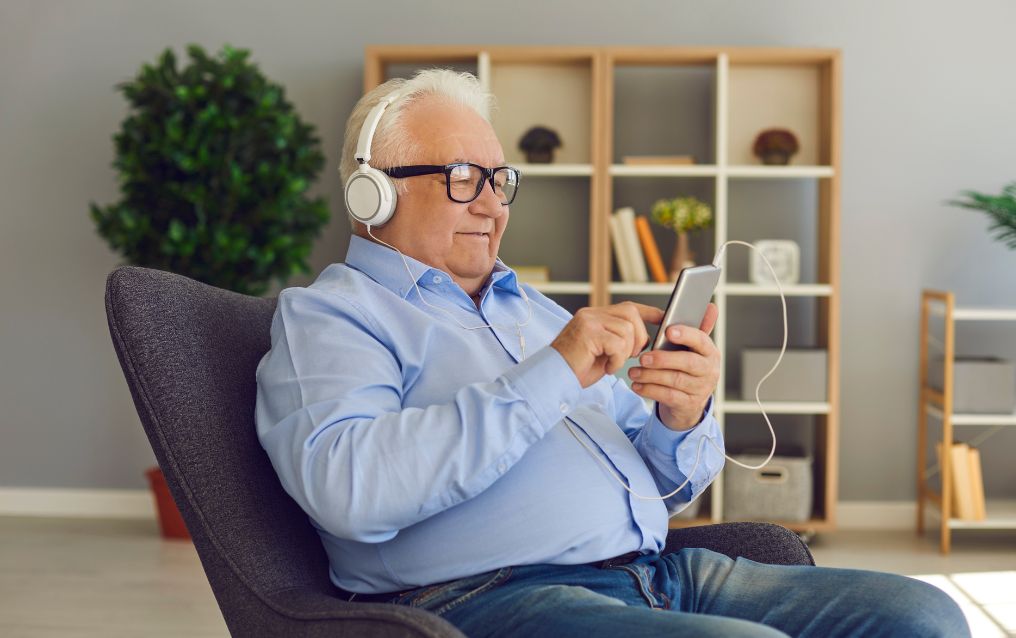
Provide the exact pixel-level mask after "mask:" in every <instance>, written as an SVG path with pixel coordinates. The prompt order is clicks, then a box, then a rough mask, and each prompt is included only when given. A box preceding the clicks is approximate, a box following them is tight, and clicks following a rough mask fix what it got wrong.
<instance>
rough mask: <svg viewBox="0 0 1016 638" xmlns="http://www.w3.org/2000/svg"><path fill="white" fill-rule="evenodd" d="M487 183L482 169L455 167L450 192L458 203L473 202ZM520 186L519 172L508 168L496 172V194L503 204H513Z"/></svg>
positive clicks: (463, 166) (463, 165)
mask: <svg viewBox="0 0 1016 638" xmlns="http://www.w3.org/2000/svg"><path fill="white" fill-rule="evenodd" d="M486 182H487V180H486V175H484V173H483V170H481V169H480V167H478V166H472V165H469V164H460V165H458V166H455V167H453V168H452V170H451V174H450V175H449V176H448V192H449V193H450V194H451V198H452V199H453V200H455V201H456V202H463V203H464V202H471V201H473V200H474V199H476V198H477V197H478V196H479V195H480V189H482V188H483V186H484V185H485V184H486ZM518 185H519V175H518V171H516V170H514V169H511V168H507V167H505V168H499V169H497V170H496V171H494V194H495V195H497V198H498V199H500V200H501V203H502V204H508V203H511V201H512V200H513V199H514V198H515V191H516V190H517V189H518Z"/></svg>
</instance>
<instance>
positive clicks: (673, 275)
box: [669, 232, 695, 281]
mask: <svg viewBox="0 0 1016 638" xmlns="http://www.w3.org/2000/svg"><path fill="white" fill-rule="evenodd" d="M694 265H695V253H693V252H691V250H690V249H689V248H688V233H686V232H680V233H678V234H677V246H676V247H675V248H674V254H672V255H671V256H670V273H669V274H670V280H671V281H677V276H678V275H680V274H681V271H682V270H684V269H685V268H688V267H690V266H694Z"/></svg>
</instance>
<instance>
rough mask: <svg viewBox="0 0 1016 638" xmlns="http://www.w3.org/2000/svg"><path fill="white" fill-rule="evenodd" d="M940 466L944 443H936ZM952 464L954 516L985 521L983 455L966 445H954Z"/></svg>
mask: <svg viewBox="0 0 1016 638" xmlns="http://www.w3.org/2000/svg"><path fill="white" fill-rule="evenodd" d="M935 453H936V454H938V459H939V465H941V463H942V442H941V441H939V442H937V443H935ZM949 461H950V462H951V463H952V481H950V482H951V483H952V498H951V499H950V500H951V501H952V508H951V509H952V515H953V518H958V519H961V520H964V521H983V520H984V519H985V518H986V513H985V511H984V479H983V477H982V476H981V453H980V452H979V451H978V450H977V448H973V447H970V446H969V445H967V444H966V443H953V444H952V445H951V446H950V450H949Z"/></svg>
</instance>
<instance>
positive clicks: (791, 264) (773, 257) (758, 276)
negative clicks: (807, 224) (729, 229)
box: [749, 239, 801, 286]
mask: <svg viewBox="0 0 1016 638" xmlns="http://www.w3.org/2000/svg"><path fill="white" fill-rule="evenodd" d="M755 247H756V248H758V249H759V252H761V253H762V254H763V255H765V256H766V259H768V260H769V263H770V264H771V265H772V267H773V270H774V271H776V276H777V277H779V279H780V284H782V285H784V286H788V285H791V284H796V283H797V282H798V281H799V280H800V278H801V248H800V247H799V246H798V245H797V242H794V241H791V240H789V239H762V240H759V241H757V242H755ZM749 274H750V278H751V282H752V283H753V284H769V285H773V284H775V283H776V282H774V281H773V276H772V273H770V272H769V269H768V268H766V265H765V262H763V261H762V258H761V257H759V255H758V253H756V252H755V251H754V250H753V251H751V268H750V273H749Z"/></svg>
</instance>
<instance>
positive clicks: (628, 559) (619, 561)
mask: <svg viewBox="0 0 1016 638" xmlns="http://www.w3.org/2000/svg"><path fill="white" fill-rule="evenodd" d="M641 556H642V552H628V553H627V554H621V555H620V556H615V557H613V558H608V559H607V560H595V561H593V562H591V563H586V565H589V566H590V567H595V568H596V569H607V568H608V567H617V566H619V565H627V564H629V563H632V562H634V561H635V560H636V559H638V558H640V557H641Z"/></svg>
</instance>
